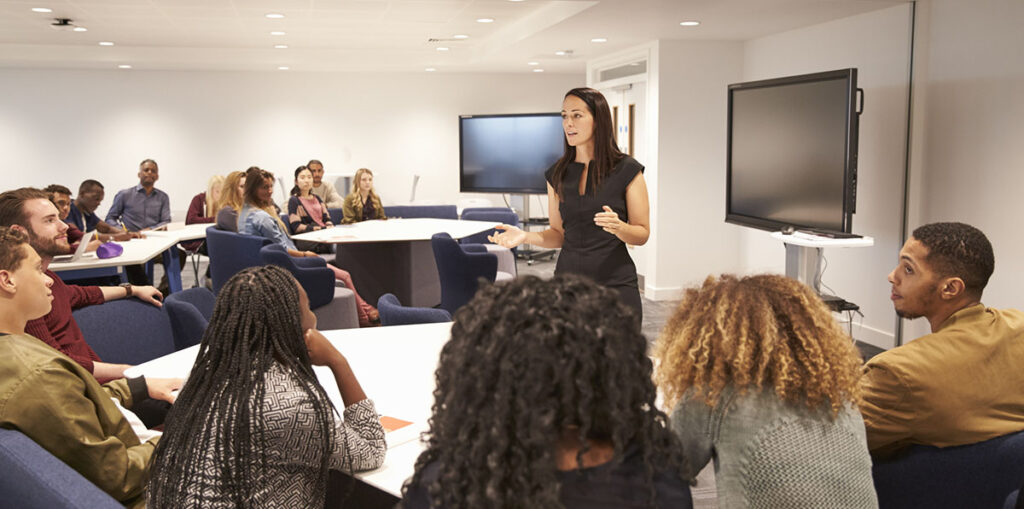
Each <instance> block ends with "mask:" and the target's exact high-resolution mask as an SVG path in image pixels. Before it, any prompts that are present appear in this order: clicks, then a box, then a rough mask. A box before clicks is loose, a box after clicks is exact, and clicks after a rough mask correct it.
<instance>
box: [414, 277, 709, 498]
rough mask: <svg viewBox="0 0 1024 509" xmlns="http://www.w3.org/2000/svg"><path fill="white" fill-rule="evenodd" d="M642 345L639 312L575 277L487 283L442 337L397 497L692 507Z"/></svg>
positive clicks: (526, 278) (674, 440)
mask: <svg viewBox="0 0 1024 509" xmlns="http://www.w3.org/2000/svg"><path fill="white" fill-rule="evenodd" d="M646 350H647V341H646V340H645V339H644V337H643V335H641V333H640V323H639V320H638V319H637V317H636V315H635V314H633V313H631V312H630V311H629V310H627V309H626V308H625V307H624V306H622V305H621V304H619V300H618V296H617V294H616V293H614V292H612V291H609V290H607V289H605V288H602V287H600V286H598V285H596V284H595V283H593V282H591V281H590V280H588V279H585V278H583V277H580V276H575V275H564V276H555V277H554V278H553V279H550V280H542V279H539V278H537V277H534V276H527V277H523V278H519V279H517V280H515V281H512V282H508V283H499V284H492V285H489V286H486V287H484V288H481V289H480V291H479V293H477V295H476V297H474V298H473V300H471V301H470V302H469V304H467V305H466V306H465V307H463V308H462V309H460V310H459V312H458V313H457V314H456V315H455V322H454V324H453V325H452V331H451V340H449V341H448V343H447V344H445V346H444V348H443V349H442V351H441V358H440V361H439V365H438V368H437V388H436V389H435V390H434V396H435V398H436V399H435V401H434V407H433V412H434V415H433V417H432V418H431V420H430V424H431V429H430V432H429V434H428V436H429V439H428V442H427V447H426V450H425V451H424V452H423V453H422V454H421V455H420V457H419V459H418V460H417V461H416V473H415V474H414V475H413V477H412V478H411V479H410V480H409V481H408V482H407V484H406V485H405V487H404V488H403V492H404V493H403V499H402V506H403V507H405V508H407V509H426V508H428V507H443V508H455V507H488V508H511V507H566V508H570V509H572V508H588V509H589V508H623V507H637V508H639V507H665V508H669V507H671V508H688V507H692V504H691V499H690V487H689V482H688V481H687V480H685V479H684V478H683V477H682V476H680V471H679V468H680V465H681V462H682V457H681V454H682V451H681V450H680V448H679V446H678V443H677V442H676V439H675V437H673V436H672V433H671V432H670V431H669V429H668V427H667V423H666V417H665V414H664V413H662V412H661V411H660V410H658V408H657V406H655V398H656V391H655V388H654V384H653V383H652V381H651V360H650V358H648V357H647V354H646Z"/></svg>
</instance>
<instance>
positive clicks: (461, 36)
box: [452, 34, 469, 39]
mask: <svg viewBox="0 0 1024 509" xmlns="http://www.w3.org/2000/svg"><path fill="white" fill-rule="evenodd" d="M452 39H469V36H468V35H463V34H455V35H453V36H452Z"/></svg>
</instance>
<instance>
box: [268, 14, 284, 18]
mask: <svg viewBox="0 0 1024 509" xmlns="http://www.w3.org/2000/svg"><path fill="white" fill-rule="evenodd" d="M283 17H284V14H278V13H276V12H271V13H268V14H267V18H268V19H281V18H283Z"/></svg>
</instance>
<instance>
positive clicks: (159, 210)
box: [107, 159, 171, 231]
mask: <svg viewBox="0 0 1024 509" xmlns="http://www.w3.org/2000/svg"><path fill="white" fill-rule="evenodd" d="M159 178H160V169H159V168H158V167H157V164H156V161H154V160H152V159H146V160H145V161H142V162H141V163H139V185H137V186H134V187H129V188H128V189H122V190H120V191H118V192H117V194H116V195H115V196H114V204H113V205H111V206H110V211H109V212H107V223H108V224H110V225H121V226H123V227H124V228H125V229H127V230H129V231H141V230H144V229H147V228H154V227H157V226H163V225H165V224H167V223H169V222H171V199H170V197H169V196H167V193H165V192H163V191H161V190H159V189H157V188H155V187H153V186H154V185H155V184H156V181H157V179H159Z"/></svg>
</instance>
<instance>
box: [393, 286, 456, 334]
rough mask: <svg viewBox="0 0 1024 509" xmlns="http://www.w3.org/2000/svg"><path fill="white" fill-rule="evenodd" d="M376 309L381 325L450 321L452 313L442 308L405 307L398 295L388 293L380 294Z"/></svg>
mask: <svg viewBox="0 0 1024 509" xmlns="http://www.w3.org/2000/svg"><path fill="white" fill-rule="evenodd" d="M377 311H379V312H380V324H381V325H383V326H388V325H412V324H417V323H440V322H450V321H452V315H451V314H450V313H448V312H447V311H445V310H443V309H434V308H414V307H405V306H403V305H402V303H401V302H399V301H398V297H395V296H394V295H393V294H390V293H385V294H384V295H381V296H380V299H378V300H377Z"/></svg>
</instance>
